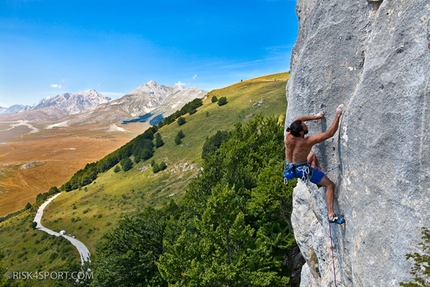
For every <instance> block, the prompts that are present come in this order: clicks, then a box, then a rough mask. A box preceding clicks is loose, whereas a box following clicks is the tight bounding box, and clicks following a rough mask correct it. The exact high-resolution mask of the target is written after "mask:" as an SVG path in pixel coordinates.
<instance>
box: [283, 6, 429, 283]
mask: <svg viewBox="0 0 430 287" xmlns="http://www.w3.org/2000/svg"><path fill="white" fill-rule="evenodd" d="M297 15H298V17H299V20H300V28H299V35H298V39H297V42H296V44H295V46H294V50H293V54H292V59H291V69H290V72H291V78H290V81H289V83H288V86H287V100H288V110H287V117H286V125H288V124H289V123H290V122H291V121H292V119H293V118H294V117H296V116H298V115H305V114H314V113H317V112H319V111H320V110H323V111H325V113H326V119H325V120H322V121H315V122H309V131H310V133H312V134H315V133H318V132H321V131H323V130H326V129H327V127H328V126H329V125H330V124H331V123H332V120H333V118H334V116H335V109H336V107H337V105H338V104H340V103H343V104H345V112H344V115H343V116H342V120H341V124H340V128H339V131H338V133H336V135H335V136H334V137H333V138H332V139H329V140H328V141H326V142H324V143H321V144H319V145H318V146H315V153H316V154H317V156H318V157H319V158H320V165H321V167H322V168H323V169H325V170H327V169H330V168H332V167H336V166H337V165H339V168H337V169H335V170H333V171H332V172H330V173H328V174H327V175H328V176H329V178H331V179H332V180H333V181H334V182H335V183H336V185H337V188H336V204H335V209H336V210H337V211H338V212H339V213H341V214H344V215H345V219H346V224H345V225H343V226H338V225H333V226H332V234H333V244H334V262H335V270H336V283H337V284H336V285H335V284H334V274H333V265H332V262H333V261H332V253H331V249H330V246H331V244H330V237H329V225H328V222H327V210H326V206H325V200H324V198H325V197H324V190H323V188H321V189H319V190H318V189H317V188H316V187H311V188H308V187H307V186H306V185H305V184H303V183H299V184H298V186H297V187H296V188H295V190H294V210H293V215H292V222H293V226H294V231H295V236H296V239H297V242H298V244H299V247H300V249H301V252H302V254H303V255H304V257H305V259H306V262H307V263H306V264H305V265H304V266H303V268H302V282H301V286H323V287H326V286H399V282H405V281H409V280H410V279H411V275H410V274H409V271H410V267H411V266H412V262H411V261H407V260H406V258H405V254H406V253H410V252H414V251H418V242H419V241H420V232H421V227H423V226H426V227H430V178H429V175H430V162H429V156H430V153H429V149H430V146H429V135H428V132H429V125H430V124H429V122H430V113H429V110H428V109H429V105H430V103H429V100H430V20H429V19H430V0H384V1H375V0H372V1H370V0H347V1H346V0H330V1H329V0H298V2H297Z"/></svg>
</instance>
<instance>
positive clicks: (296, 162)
mask: <svg viewBox="0 0 430 287" xmlns="http://www.w3.org/2000/svg"><path fill="white" fill-rule="evenodd" d="M342 109H343V105H339V106H338V107H337V109H336V117H335V119H334V121H333V123H332V124H331V126H330V128H329V129H328V130H327V131H325V132H322V133H320V134H317V135H310V136H307V137H305V135H306V134H307V133H308V126H307V125H306V123H305V122H307V121H313V120H320V119H323V118H324V112H319V113H318V114H316V115H315V116H300V117H297V118H295V119H294V121H293V123H292V124H291V125H290V126H289V127H288V128H287V133H286V135H285V141H284V142H285V157H286V166H285V170H284V177H285V178H286V179H288V180H291V179H293V178H302V179H309V180H310V181H311V182H312V183H314V184H316V185H318V186H324V187H325V188H326V202H327V209H328V220H329V222H330V223H337V224H342V223H344V222H345V219H344V218H343V217H340V216H338V215H336V214H335V212H334V191H335V187H336V186H335V184H334V183H333V182H332V181H331V180H330V179H329V178H328V177H327V176H326V175H325V174H324V173H323V172H322V171H321V170H320V169H318V162H317V158H316V156H315V154H313V153H312V152H311V149H312V147H313V146H314V145H315V144H317V143H320V142H323V141H325V140H326V139H329V138H331V137H332V136H334V134H335V133H336V131H337V129H338V127H339V120H340V116H341V115H342Z"/></svg>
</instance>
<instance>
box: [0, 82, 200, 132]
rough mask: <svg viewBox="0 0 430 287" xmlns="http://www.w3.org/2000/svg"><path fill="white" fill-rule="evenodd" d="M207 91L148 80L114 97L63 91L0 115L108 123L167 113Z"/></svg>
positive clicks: (54, 124) (69, 122)
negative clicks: (148, 114)
mask: <svg viewBox="0 0 430 287" xmlns="http://www.w3.org/2000/svg"><path fill="white" fill-rule="evenodd" d="M206 93H207V92H206V91H204V90H200V89H197V88H185V87H182V86H180V85H174V86H165V85H160V84H158V83H156V82H155V81H154V80H151V81H149V82H148V83H147V84H144V85H142V86H140V87H138V88H136V89H135V90H133V91H131V92H130V93H128V94H126V95H124V96H122V97H121V98H118V99H115V100H111V99H110V98H108V97H104V96H103V95H102V94H100V93H99V92H97V91H95V90H92V89H90V90H87V91H84V92H79V93H76V94H71V93H65V94H62V95H58V96H56V97H53V98H45V99H42V100H41V101H39V102H38V103H37V104H34V105H32V106H21V105H14V106H12V107H9V108H1V107H0V116H1V117H2V118H7V119H8V120H14V121H17V120H27V121H31V122H41V121H45V122H50V121H51V123H50V124H48V125H47V127H59V126H68V125H74V124H75V125H84V124H94V123H103V124H104V125H106V126H109V125H110V124H113V123H117V122H122V121H127V120H132V119H134V118H136V117H139V116H142V115H145V114H147V113H151V114H150V116H149V117H155V116H169V115H170V114H172V113H174V112H175V111H177V110H179V109H181V108H182V107H183V106H184V105H185V104H186V103H188V102H190V101H192V100H194V99H196V98H203V97H204V96H205V95H206ZM59 121H61V125H60V124H59V123H58V122H59Z"/></svg>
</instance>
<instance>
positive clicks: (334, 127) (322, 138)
mask: <svg viewBox="0 0 430 287" xmlns="http://www.w3.org/2000/svg"><path fill="white" fill-rule="evenodd" d="M342 109H343V104H342V105H339V106H338V107H337V109H336V117H335V118H334V120H333V123H332V124H331V126H330V127H329V128H328V130H326V131H325V132H323V133H320V134H318V135H315V136H309V137H308V138H307V139H308V140H309V141H311V142H312V143H313V144H317V143H320V142H322V141H325V140H326V139H329V138H331V137H332V136H334V134H335V133H336V132H337V129H338V128H339V121H340V116H341V115H342Z"/></svg>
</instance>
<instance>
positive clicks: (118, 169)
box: [113, 165, 121, 173]
mask: <svg viewBox="0 0 430 287" xmlns="http://www.w3.org/2000/svg"><path fill="white" fill-rule="evenodd" d="M120 171H121V168H120V167H119V166H118V165H117V166H115V168H114V169H113V172H114V173H118V172H120Z"/></svg>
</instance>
